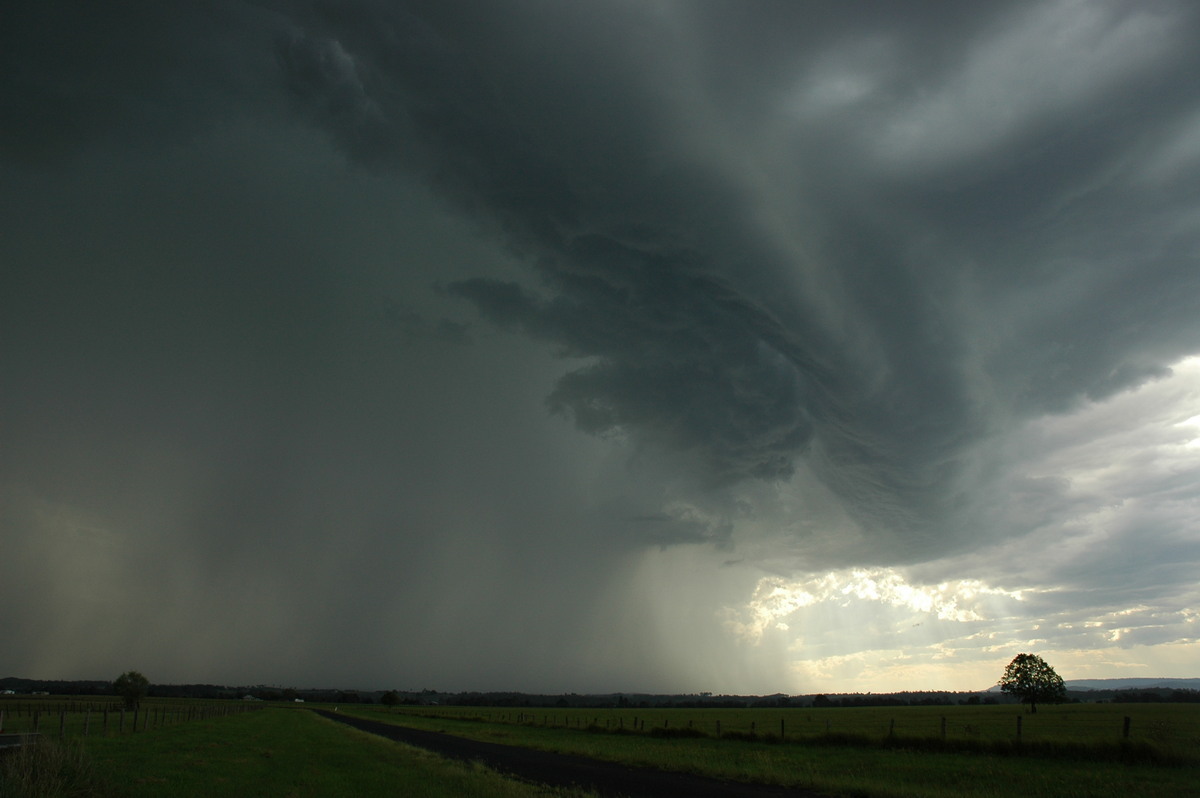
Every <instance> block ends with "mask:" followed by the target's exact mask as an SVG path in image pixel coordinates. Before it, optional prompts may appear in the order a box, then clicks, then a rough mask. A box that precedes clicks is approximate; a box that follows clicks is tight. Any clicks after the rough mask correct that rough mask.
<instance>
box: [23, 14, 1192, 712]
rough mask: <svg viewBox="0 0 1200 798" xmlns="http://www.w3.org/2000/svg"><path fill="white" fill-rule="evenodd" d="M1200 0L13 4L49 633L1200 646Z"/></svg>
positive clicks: (1160, 650) (475, 685) (365, 670)
mask: <svg viewBox="0 0 1200 798" xmlns="http://www.w3.org/2000/svg"><path fill="white" fill-rule="evenodd" d="M1198 41H1200V11H1198V10H1197V8H1196V6H1195V5H1194V4H1192V3H1188V2H1183V1H1182V0H1180V1H1179V2H1167V1H1165V0H1164V1H1162V2H1159V1H1158V0H1147V1H1146V2H1137V3H1132V2H1116V1H1115V0H1114V1H1112V2H1106V1H1105V0H1095V2H1083V1H1082V0H1055V1H1048V2H1009V3H988V4H966V3H961V2H913V3H903V4H900V3H891V2H879V3H872V2H864V3H854V4H849V3H828V4H810V3H791V2H755V3H745V2H732V0H731V1H730V2H718V0H700V1H699V2H666V1H665V0H664V1H651V0H637V1H636V2H635V1H634V0H628V2H617V1H616V0H605V1H603V2H601V1H596V2H570V3H565V2H561V0H538V1H536V2H532V1H529V0H515V1H514V0H505V2H480V1H479V0H471V2H467V0H460V1H457V2H450V1H448V0H436V1H435V0H429V1H428V2H383V1H382V0H352V1H348V2H315V3H307V2H294V3H293V2H283V0H278V1H275V0H263V1H262V2H233V1H232V0H210V1H209V2H201V3H194V4H186V5H184V4H168V3H159V2H149V0H147V2H116V3H108V4H98V3H89V2H76V3H70V2H55V1H54V0H38V1H37V2H34V1H33V0H27V1H26V2H20V1H19V2H17V3H15V4H12V3H10V4H8V5H6V7H5V10H3V11H0V607H3V608H4V609H3V610H0V639H3V640H4V641H5V645H4V647H3V650H2V651H0V675H5V674H11V675H21V676H29V677H40V678H110V677H112V676H115V675H116V674H117V673H119V672H120V671H122V670H126V669H128V668H137V669H139V670H141V671H143V672H145V673H146V674H147V676H149V677H150V678H151V680H152V681H159V682H185V681H205V682H218V683H260V682H262V683H270V684H281V685H296V686H323V685H329V686H344V687H349V686H359V687H369V688H376V687H378V688H387V687H397V688H421V687H431V688H435V689H445V690H466V689H478V690H493V689H519V690H531V691H533V690H536V691H549V692H557V691H578V692H585V691H618V690H625V691H634V690H648V691H672V692H675V691H680V692H686V691H701V690H710V691H714V692H761V693H769V692H776V691H780V692H789V693H799V692H829V691H838V690H874V691H881V690H891V689H921V688H946V687H952V688H962V689H976V688H983V687H986V686H987V685H988V684H990V683H992V682H994V681H995V680H996V679H997V678H998V677H999V675H1000V673H1001V671H1002V670H1003V667H1004V665H1005V664H1006V663H1007V662H1008V661H1009V660H1010V659H1011V658H1012V656H1013V655H1015V654H1016V653H1018V652H1020V651H1035V652H1037V653H1040V654H1041V655H1043V656H1044V657H1045V658H1046V659H1048V660H1049V661H1050V662H1051V664H1053V665H1055V666H1056V667H1057V668H1058V670H1059V672H1060V673H1061V674H1062V675H1063V676H1064V677H1066V678H1085V677H1091V678H1096V677H1111V676H1195V675H1197V674H1196V673H1195V662H1197V661H1200V643H1198V642H1197V641H1198V640H1200V610H1198V604H1200V590H1198V589H1197V587H1196V581H1195V574H1196V572H1197V566H1198V565H1200V488H1198V487H1197V486H1198V485H1200V358H1198V356H1200V84H1198V83H1197V82H1196V80H1195V76H1196V75H1197V74H1200V47H1197V46H1196V43H1197V42H1198Z"/></svg>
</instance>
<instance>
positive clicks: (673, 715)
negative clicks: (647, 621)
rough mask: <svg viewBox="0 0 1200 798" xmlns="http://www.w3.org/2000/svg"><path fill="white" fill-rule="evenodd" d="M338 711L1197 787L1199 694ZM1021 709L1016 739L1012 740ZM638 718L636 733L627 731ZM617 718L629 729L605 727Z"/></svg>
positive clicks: (823, 764) (707, 764) (548, 746)
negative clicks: (1110, 700) (1187, 700)
mask: <svg viewBox="0 0 1200 798" xmlns="http://www.w3.org/2000/svg"><path fill="white" fill-rule="evenodd" d="M340 711H342V712H347V713H351V714H354V715H357V716H359V717H369V718H373V719H382V720H387V721H389V722H393V723H399V724H403V725H410V726H415V727H418V728H426V729H433V730H439V731H445V732H449V733H452V734H457V735H461V736H467V737H472V738H474V739H481V740H488V741H491V742H500V743H506V744H510V745H524V746H530V747H535V748H541V749H544V750H553V751H560V752H565V753H574V754H580V755H584V756H591V757H595V758H601V759H609V760H613V761H619V762H624V763H627V764H634V765H645V766H652V767H658V768H662V769H665V770H679V771H684V772H690V773H699V774H703V775H709V776H717V777H721V778H729V779H736V780H739V781H752V782H762V783H768V784H779V785H788V786H797V787H806V788H809V789H816V790H823V791H828V792H830V793H834V794H857V795H869V796H906V797H910V798H916V797H918V796H930V797H933V796H939V797H940V796H957V795H979V796H995V797H996V798H1001V797H1002V796H1014V798H1015V797H1016V796H1074V795H1078V796H1110V795H1111V796H1114V797H1115V796H1121V798H1125V797H1126V796H1128V795H1171V796H1188V795H1200V753H1198V752H1200V748H1198V747H1197V742H1198V741H1200V707H1197V706H1194V705H1154V704H1138V705H1128V704H1120V705H1107V704H1106V705H1096V704H1067V705H1060V706H1046V707H1043V708H1040V709H1039V711H1038V713H1037V714H1036V715H1031V714H1028V713H1026V712H1025V711H1024V710H1023V708H1020V707H1016V706H1005V705H1001V706H979V707H965V706H964V707H895V708H892V707H888V708H852V709H850V708H831V709H799V708H798V709H780V710H759V709H756V710H728V709H721V710H687V709H662V710H654V709H620V710H583V709H577V710H563V709H559V710H553V709H518V710H509V709H505V710H498V709H487V708H464V707H444V708H443V707H419V708H397V709H390V710H387V709H384V708H366V707H341V708H340ZM1018 716H1020V717H1021V718H1022V721H1021V725H1022V737H1021V742H1020V743H1015V742H1014V739H1015V733H1016V718H1017V717H1018ZM1127 716H1128V717H1129V718H1130V733H1129V738H1128V740H1127V741H1125V740H1124V738H1123V734H1124V718H1125V717H1127ZM942 717H945V718H946V738H945V741H944V742H943V740H942V737H941V727H942V722H941V718H942ZM718 720H719V721H720V722H721V731H722V737H721V738H719V739H718V738H717V737H716V736H715V731H716V722H717V721H718ZM781 720H782V721H783V724H784V732H785V739H786V740H787V742H786V743H784V744H780V742H779V723H780V721H781ZM689 723H690V729H691V730H692V734H697V733H702V734H703V736H679V737H676V736H671V735H674V734H687V733H688V732H686V731H682V730H686V729H688V728H689ZM643 724H644V728H645V731H644V732H643V731H640V730H641V729H642V728H643ZM827 724H828V725H827ZM635 725H636V726H637V728H638V729H639V732H638V733H633V732H632V729H633V728H634V726H635ZM589 726H590V727H591V729H592V730H591V731H588V730H587V729H588V727H589ZM826 728H828V730H829V731H828V732H826ZM605 729H607V730H608V731H609V732H610V733H604V730H605ZM614 729H620V730H623V732H624V733H611V732H612V731H613V730H614ZM751 729H753V731H754V734H755V735H756V739H752V738H750V734H751ZM670 730H675V731H670Z"/></svg>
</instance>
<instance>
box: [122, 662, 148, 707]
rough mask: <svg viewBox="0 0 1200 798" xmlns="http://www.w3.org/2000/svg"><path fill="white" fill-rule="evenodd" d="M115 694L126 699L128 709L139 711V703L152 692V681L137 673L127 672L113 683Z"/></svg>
mask: <svg viewBox="0 0 1200 798" xmlns="http://www.w3.org/2000/svg"><path fill="white" fill-rule="evenodd" d="M113 692H114V693H116V694H117V695H119V696H120V697H121V698H123V699H125V707H126V708H127V709H137V708H138V702H139V701H141V700H142V699H143V698H145V697H146V693H148V692H150V681H149V680H148V679H147V678H146V677H145V676H143V675H142V674H140V673H138V672H137V671H126V672H125V673H122V674H121V675H120V676H118V677H117V679H116V681H114V682H113Z"/></svg>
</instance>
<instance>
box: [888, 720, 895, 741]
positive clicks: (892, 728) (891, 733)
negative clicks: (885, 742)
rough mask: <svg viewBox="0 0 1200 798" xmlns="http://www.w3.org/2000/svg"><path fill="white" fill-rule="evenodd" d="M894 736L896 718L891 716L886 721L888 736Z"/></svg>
mask: <svg viewBox="0 0 1200 798" xmlns="http://www.w3.org/2000/svg"><path fill="white" fill-rule="evenodd" d="M895 736H896V719H895V718H892V719H891V720H890V721H889V722H888V737H895Z"/></svg>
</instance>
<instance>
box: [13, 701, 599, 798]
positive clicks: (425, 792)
mask: <svg viewBox="0 0 1200 798" xmlns="http://www.w3.org/2000/svg"><path fill="white" fill-rule="evenodd" d="M69 746H81V748H80V750H81V751H82V752H83V754H84V755H85V756H83V757H82V759H83V762H82V765H81V767H83V768H85V769H86V770H88V772H89V775H90V777H91V781H90V782H89V786H88V788H87V789H88V790H90V791H79V792H71V791H46V792H32V791H25V792H21V791H19V790H17V789H15V788H14V789H11V790H10V789H8V788H7V787H6V788H5V790H0V795H3V796H5V797H6V798H7V796H9V795H13V796H22V798H24V796H33V795H37V796H39V797H40V796H43V795H44V796H47V798H48V797H49V796H77V797H78V798H85V797H87V798H91V797H92V796H97V797H103V798H151V797H152V796H164V797H165V796H171V798H187V796H204V797H205V798H210V797H211V798H220V797H221V796H230V797H231V798H233V797H234V796H236V797H237V798H243V797H244V796H272V797H274V796H288V797H289V798H307V797H309V796H312V797H313V798H316V797H317V796H320V797H321V798H325V797H326V796H329V797H330V798H337V797H338V796H346V798H350V797H351V796H354V797H355V798H357V797H358V796H365V797H366V798H370V797H371V796H396V795H406V796H428V798H458V797H459V796H462V797H464V798H492V797H493V796H495V797H496V798H530V797H531V796H567V795H570V796H580V797H582V796H585V795H587V793H581V792H569V791H561V790H558V791H556V790H551V789H549V788H544V787H538V786H535V785H529V784H525V783H522V782H518V781H515V780H512V779H509V778H506V777H503V776H501V775H499V774H497V773H495V772H493V771H490V770H488V769H486V768H483V767H481V766H479V765H476V764H467V763H458V762H453V761H450V760H447V759H444V758H442V757H438V756H435V755H433V754H430V753H427V752H425V751H422V750H420V749H417V748H412V747H410V746H405V745H401V744H398V743H393V742H390V741H388V740H384V739H383V738H380V737H376V736H374V735H369V734H364V733H361V732H358V731H355V730H353V729H350V728H348V727H346V726H343V725H341V724H337V723H334V722H332V721H328V720H325V719H323V718H320V717H317V716H316V715H313V714H312V713H310V712H303V711H298V710H296V711H289V710H282V709H268V710H264V711H258V712H251V713H246V714H241V715H235V716H230V717H223V718H215V719H212V720H196V721H192V722H188V723H180V724H177V725H172V726H166V727H162V728H159V729H152V730H150V731H149V732H147V733H144V734H143V733H138V734H136V735H135V734H126V735H123V736H116V735H110V736H108V737H98V736H90V737H87V738H79V739H77V740H74V741H68V743H67V747H69ZM45 747H46V748H47V749H53V748H63V747H64V746H62V745H61V744H59V743H57V742H54V741H47V742H46V743H45ZM0 784H3V782H0ZM96 785H99V786H96Z"/></svg>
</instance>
